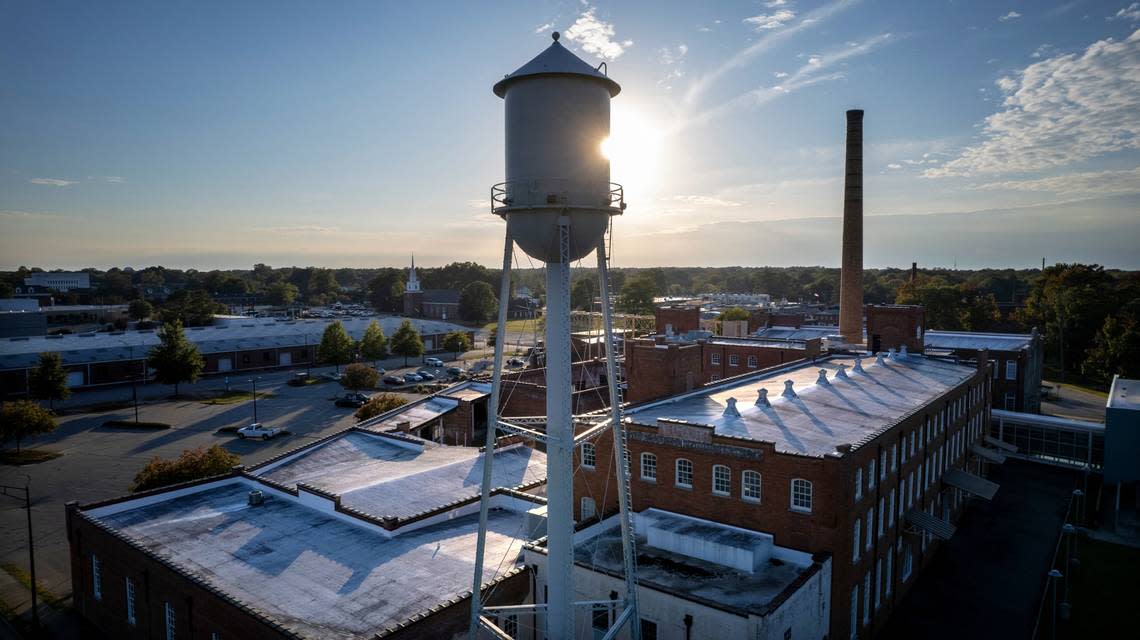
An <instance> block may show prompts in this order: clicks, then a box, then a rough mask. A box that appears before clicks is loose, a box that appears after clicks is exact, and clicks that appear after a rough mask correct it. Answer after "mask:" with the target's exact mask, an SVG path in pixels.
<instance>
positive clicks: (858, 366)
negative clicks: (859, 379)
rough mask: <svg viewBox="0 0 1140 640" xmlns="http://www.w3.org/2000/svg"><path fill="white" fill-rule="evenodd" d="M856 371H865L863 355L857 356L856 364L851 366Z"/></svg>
mask: <svg viewBox="0 0 1140 640" xmlns="http://www.w3.org/2000/svg"><path fill="white" fill-rule="evenodd" d="M851 370H852V371H854V372H855V373H863V356H855V366H854V367H851Z"/></svg>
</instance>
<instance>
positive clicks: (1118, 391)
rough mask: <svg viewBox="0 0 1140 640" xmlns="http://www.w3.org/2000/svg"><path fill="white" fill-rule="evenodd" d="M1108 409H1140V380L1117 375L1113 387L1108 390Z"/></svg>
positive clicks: (1113, 380)
mask: <svg viewBox="0 0 1140 640" xmlns="http://www.w3.org/2000/svg"><path fill="white" fill-rule="evenodd" d="M1106 408H1108V409H1131V410H1133V411H1138V410H1140V380H1129V379H1128V378H1121V377H1120V376H1116V377H1115V378H1113V379H1112V388H1110V389H1109V390H1108V403H1107V405H1106Z"/></svg>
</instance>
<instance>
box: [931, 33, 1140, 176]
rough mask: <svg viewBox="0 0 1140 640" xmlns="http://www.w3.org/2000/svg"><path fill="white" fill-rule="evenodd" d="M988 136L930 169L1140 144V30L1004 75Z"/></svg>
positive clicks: (1037, 164)
mask: <svg viewBox="0 0 1140 640" xmlns="http://www.w3.org/2000/svg"><path fill="white" fill-rule="evenodd" d="M997 85H998V87H999V88H1000V89H1001V90H1002V91H1003V92H1004V93H1005V94H1006V97H1005V100H1004V102H1003V103H1002V106H1003V109H1002V110H1001V111H998V112H997V113H994V114H991V115H990V116H989V117H987V118H986V119H985V122H984V126H983V131H984V133H985V139H984V140H983V141H982V142H981V143H979V144H976V145H973V146H969V147H967V148H965V149H963V150H962V151H961V153H960V154H959V156H958V157H957V158H955V159H953V160H951V161H950V162H947V163H946V164H945V165H943V166H942V167H940V168H937V169H929V170H927V171H926V173H925V174H924V175H925V176H926V177H931V178H937V177H945V176H969V175H973V174H980V173H981V174H984V173H1006V172H1027V171H1039V170H1042V169H1049V168H1054V167H1061V166H1065V165H1068V164H1072V163H1075V162H1080V161H1082V160H1087V159H1089V158H1093V157H1096V156H1099V155H1103V154H1106V153H1111V152H1116V151H1124V150H1133V149H1138V148H1140V118H1137V117H1136V114H1137V113H1140V30H1137V31H1135V32H1133V33H1132V35H1131V36H1129V37H1128V39H1126V40H1124V41H1121V42H1117V41H1114V40H1113V39H1112V38H1108V39H1105V40H1100V41H1097V42H1094V43H1093V44H1092V45H1090V46H1089V47H1088V49H1086V50H1085V51H1084V52H1083V53H1070V54H1065V55H1060V56H1056V57H1053V58H1049V59H1047V60H1042V61H1041V62H1037V63H1034V64H1031V65H1029V66H1028V67H1026V68H1025V69H1024V70H1022V71H1021V72H1019V73H1017V74H1016V76H1015V77H1009V78H1001V79H999V80H998V81H997Z"/></svg>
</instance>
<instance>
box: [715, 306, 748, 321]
mask: <svg viewBox="0 0 1140 640" xmlns="http://www.w3.org/2000/svg"><path fill="white" fill-rule="evenodd" d="M751 317H752V316H751V315H749V314H748V312H747V311H745V310H744V309H741V308H740V307H732V308H731V309H725V310H724V312H723V313H721V314H720V319H721V320H730V321H731V320H747V319H749V318H751Z"/></svg>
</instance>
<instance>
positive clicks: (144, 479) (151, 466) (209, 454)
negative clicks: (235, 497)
mask: <svg viewBox="0 0 1140 640" xmlns="http://www.w3.org/2000/svg"><path fill="white" fill-rule="evenodd" d="M240 461H241V458H240V457H238V456H237V455H235V454H233V453H230V452H229V451H226V450H225V449H223V448H222V447H221V446H220V445H214V446H212V447H210V448H209V449H207V448H205V447H198V448H197V449H187V450H186V451H183V452H182V455H180V456H178V458H176V459H174V460H164V459H162V458H158V457H156V458H154V459H152V460H151V461H150V462H148V463H147V464H146V466H145V467H143V469H142V471H139V474H138V475H137V476H135V481H134V482H132V483H131V491H132V492H136V491H146V490H147V489H155V488H157V487H165V486H168V485H172V484H178V483H180V482H189V481H191V480H198V479H200V478H208V477H210V476H216V475H219V474H223V473H226V472H227V471H229V470H230V469H231V468H233V466H234V465H236V464H237V463H238V462H240Z"/></svg>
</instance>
